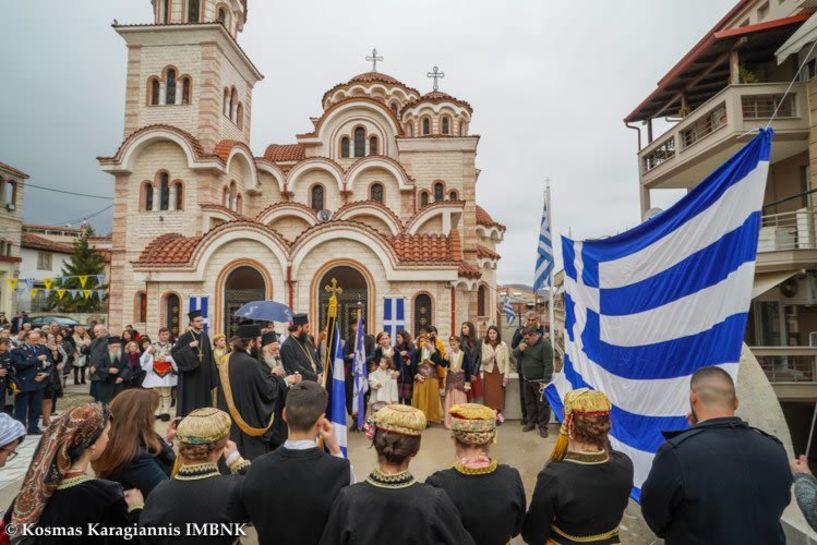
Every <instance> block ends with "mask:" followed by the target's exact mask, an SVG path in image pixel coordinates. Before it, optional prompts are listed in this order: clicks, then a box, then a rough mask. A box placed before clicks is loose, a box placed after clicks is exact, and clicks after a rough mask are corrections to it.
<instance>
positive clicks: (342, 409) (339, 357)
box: [326, 321, 348, 458]
mask: <svg viewBox="0 0 817 545" xmlns="http://www.w3.org/2000/svg"><path fill="white" fill-rule="evenodd" d="M332 341H333V342H332V344H333V346H332V369H331V372H332V374H331V375H330V376H331V379H332V382H331V384H330V385H329V388H331V392H330V393H329V411H328V414H327V415H326V416H327V418H328V419H329V421H330V422H331V423H332V427H333V428H335V438H336V439H337V440H338V445H340V450H341V451H343V457H344V458H348V455H347V451H346V445H347V441H346V372H345V369H344V368H343V345H342V344H341V342H340V331H339V330H338V323H337V321H335V334H334V336H333V337H332ZM327 372H328V371H327Z"/></svg>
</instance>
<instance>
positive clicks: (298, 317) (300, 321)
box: [292, 312, 309, 325]
mask: <svg viewBox="0 0 817 545" xmlns="http://www.w3.org/2000/svg"><path fill="white" fill-rule="evenodd" d="M308 323H309V314H307V313H305V312H299V313H298V314H293V315H292V325H305V324H308Z"/></svg>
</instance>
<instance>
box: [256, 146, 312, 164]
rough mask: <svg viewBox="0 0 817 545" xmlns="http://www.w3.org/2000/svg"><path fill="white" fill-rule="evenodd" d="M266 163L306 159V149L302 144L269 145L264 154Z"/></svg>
mask: <svg viewBox="0 0 817 545" xmlns="http://www.w3.org/2000/svg"><path fill="white" fill-rule="evenodd" d="M264 159H266V160H267V161H272V162H273V163H274V162H276V161H301V160H303V159H306V147H305V146H304V145H303V144H270V145H269V146H267V150H266V151H265V152H264Z"/></svg>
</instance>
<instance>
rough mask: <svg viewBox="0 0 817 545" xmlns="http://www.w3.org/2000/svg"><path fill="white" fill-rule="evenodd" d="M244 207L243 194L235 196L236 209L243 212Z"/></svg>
mask: <svg viewBox="0 0 817 545" xmlns="http://www.w3.org/2000/svg"><path fill="white" fill-rule="evenodd" d="M243 209H244V198H243V197H242V196H241V193H239V194H238V195H236V196H235V211H236V212H238V213H239V214H241V211H242V210H243Z"/></svg>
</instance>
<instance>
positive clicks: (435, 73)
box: [426, 66, 445, 91]
mask: <svg viewBox="0 0 817 545" xmlns="http://www.w3.org/2000/svg"><path fill="white" fill-rule="evenodd" d="M426 77H427V78H431V79H433V80H434V90H435V91H439V89H440V87H439V83H438V81H437V80H441V79H443V78H444V77H445V73H443V72H440V69H439V67H437V66H435V67H434V69H433V70H432V71H431V72H429V73H428V74H426Z"/></svg>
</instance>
